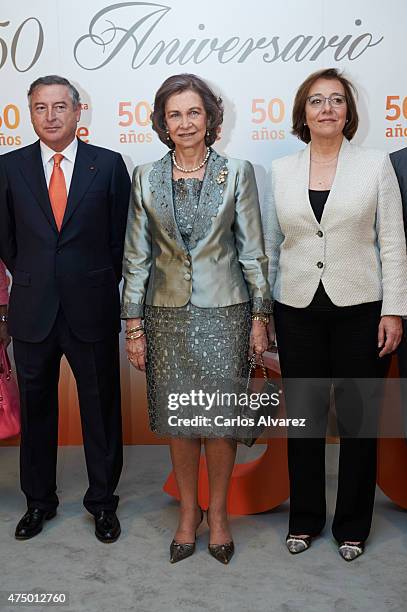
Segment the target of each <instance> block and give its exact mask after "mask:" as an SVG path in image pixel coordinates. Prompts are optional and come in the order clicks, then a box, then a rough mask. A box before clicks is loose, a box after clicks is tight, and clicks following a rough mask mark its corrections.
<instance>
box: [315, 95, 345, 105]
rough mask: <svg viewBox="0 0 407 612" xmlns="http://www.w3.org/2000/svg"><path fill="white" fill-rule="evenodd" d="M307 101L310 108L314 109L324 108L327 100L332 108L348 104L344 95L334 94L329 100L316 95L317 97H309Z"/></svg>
mask: <svg viewBox="0 0 407 612" xmlns="http://www.w3.org/2000/svg"><path fill="white" fill-rule="evenodd" d="M307 100H308V102H309V104H310V106H313V107H314V108H322V107H323V106H324V105H325V102H326V101H327V100H328V102H329V104H330V105H331V106H335V107H338V106H343V105H344V104H346V98H345V96H343V95H342V94H333V95H332V96H329V98H325V96H320V95H319V94H315V96H308V98H307Z"/></svg>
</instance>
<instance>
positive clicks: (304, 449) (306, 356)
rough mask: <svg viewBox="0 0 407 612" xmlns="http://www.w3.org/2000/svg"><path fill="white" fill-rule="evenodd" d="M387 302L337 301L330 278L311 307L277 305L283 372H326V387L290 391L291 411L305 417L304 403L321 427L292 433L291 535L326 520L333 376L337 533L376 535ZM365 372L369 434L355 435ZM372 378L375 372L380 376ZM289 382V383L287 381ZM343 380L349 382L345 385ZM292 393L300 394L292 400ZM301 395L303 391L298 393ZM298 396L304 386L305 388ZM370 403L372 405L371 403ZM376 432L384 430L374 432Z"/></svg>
mask: <svg viewBox="0 0 407 612" xmlns="http://www.w3.org/2000/svg"><path fill="white" fill-rule="evenodd" d="M380 312H381V302H370V303H365V304H360V305H356V306H345V307H338V306H335V305H334V304H333V303H332V302H331V301H330V300H329V298H328V296H327V295H326V293H325V292H324V289H323V287H322V284H321V285H320V288H319V290H318V291H317V293H316V295H315V297H314V300H313V301H312V302H311V304H310V305H309V306H308V307H307V308H293V307H290V306H286V305H284V304H280V303H278V302H276V303H275V305H274V317H275V327H276V335H277V342H278V349H279V356H280V366H281V372H282V376H283V379H287V382H288V383H289V382H290V381H289V380H288V379H301V380H303V382H304V385H307V384H308V385H310V381H309V379H318V380H319V383H321V381H325V383H326V384H325V386H324V384H322V385H321V384H318V385H317V387H318V391H317V393H316V394H314V396H312V393H311V396H310V395H308V400H309V406H308V407H305V406H304V404H305V403H306V402H307V400H306V399H304V398H306V397H307V395H306V393H305V392H306V391H307V389H306V388H305V387H304V388H303V390H302V391H304V393H302V394H301V396H300V397H302V403H301V401H300V402H298V401H297V402H296V401H294V400H293V399H292V398H290V394H289V393H288V394H287V391H286V394H285V395H286V409H287V413H288V416H292V417H298V416H301V415H298V409H299V406H300V405H302V407H303V408H302V410H303V414H306V413H308V416H309V415H312V417H313V421H315V422H314V427H315V428H314V430H313V433H312V434H311V436H313V435H314V432H315V437H297V436H296V435H293V436H289V439H288V462H289V476H290V521H289V532H290V533H291V534H297V535H300V534H309V535H317V534H319V533H320V531H322V529H323V527H324V525H325V520H326V500H325V434H326V428H327V418H328V412H329V406H330V390H331V382H332V379H337V380H340V381H341V383H340V384H338V388H337V387H336V386H335V383H334V389H335V390H334V396H335V409H336V414H337V422H338V431H339V435H340V438H341V439H340V456H339V474H338V490H337V500H336V509H335V515H334V519H333V525H332V532H333V535H334V537H335V539H336V540H337V541H338V542H341V541H344V540H353V541H359V540H362V541H364V540H366V538H367V537H368V535H369V531H370V526H371V521H372V515H373V505H374V496H375V488H376V454H377V439H376V437H373V436H372V429H374V427H375V426H376V424H377V411H378V409H379V407H380V394H381V391H382V389H383V384H382V383H383V378H384V376H385V374H386V371H387V369H388V364H389V358H388V357H384V358H379V357H378V352H379V351H378V348H377V333H378V325H379V322H380ZM356 378H357V379H364V378H369V379H370V380H369V381H366V385H373V386H375V388H373V389H372V391H370V387H369V392H371V395H370V396H369V397H371V398H372V405H371V406H368V408H369V413H370V414H369V419H370V424H369V429H368V431H369V432H370V434H369V436H370V437H366V436H361V437H352V433H351V434H349V432H352V431H357V425H358V423H359V424H360V422H361V421H362V420H363V419H362V416H361V414H358V412H359V407H358V406H357V400H356V402H355V397H354V396H353V397H352V393H351V390H350V387H351V384H352V383H351V382H350V381H351V379H352V380H355V379H356ZM372 379H375V380H374V381H373V380H372ZM284 387H286V382H284ZM340 387H341V388H340ZM290 399H291V400H292V401H290ZM294 399H295V398H294ZM297 399H298V389H297ZM365 410H366V407H365ZM373 434H374V435H375V434H376V431H374V432H373Z"/></svg>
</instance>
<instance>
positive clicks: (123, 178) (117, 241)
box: [110, 154, 130, 282]
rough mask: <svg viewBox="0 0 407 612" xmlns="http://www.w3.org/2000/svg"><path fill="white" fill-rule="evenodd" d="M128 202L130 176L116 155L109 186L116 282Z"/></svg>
mask: <svg viewBox="0 0 407 612" xmlns="http://www.w3.org/2000/svg"><path fill="white" fill-rule="evenodd" d="M129 201H130V176H129V173H128V172H127V168H126V165H125V163H124V161H123V158H122V156H121V155H119V154H118V155H117V159H116V164H115V167H114V170H113V175H112V182H111V186H110V215H111V218H110V248H111V250H112V259H113V265H114V269H115V273H116V276H117V280H118V282H120V280H121V277H122V261H123V249H124V236H125V233H126V222H127V212H128V208H129Z"/></svg>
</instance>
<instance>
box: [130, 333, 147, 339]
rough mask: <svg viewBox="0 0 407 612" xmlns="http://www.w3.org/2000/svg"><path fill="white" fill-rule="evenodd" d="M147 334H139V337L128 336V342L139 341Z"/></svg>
mask: <svg viewBox="0 0 407 612" xmlns="http://www.w3.org/2000/svg"><path fill="white" fill-rule="evenodd" d="M145 335H146V334H145V332H143V333H142V334H139V335H138V336H133V335H131V336H126V340H138V339H139V338H142V337H143V336H145Z"/></svg>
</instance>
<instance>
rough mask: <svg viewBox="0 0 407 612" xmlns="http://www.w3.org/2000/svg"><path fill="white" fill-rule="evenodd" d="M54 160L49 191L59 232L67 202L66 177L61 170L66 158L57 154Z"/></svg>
mask: <svg viewBox="0 0 407 612" xmlns="http://www.w3.org/2000/svg"><path fill="white" fill-rule="evenodd" d="M52 159H53V160H54V168H53V170H52V174H51V180H50V182H49V189H48V191H49V199H50V200H51V206H52V212H53V213H54V217H55V223H56V224H57V227H58V230H60V229H61V225H62V219H63V218H64V214H65V209H66V202H67V195H66V183H65V176H64V171H63V170H62V168H61V161H62V160H63V159H64V156H63V155H62V154H61V153H55V155H54V156H53V158H52Z"/></svg>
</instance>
